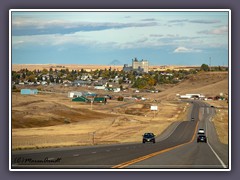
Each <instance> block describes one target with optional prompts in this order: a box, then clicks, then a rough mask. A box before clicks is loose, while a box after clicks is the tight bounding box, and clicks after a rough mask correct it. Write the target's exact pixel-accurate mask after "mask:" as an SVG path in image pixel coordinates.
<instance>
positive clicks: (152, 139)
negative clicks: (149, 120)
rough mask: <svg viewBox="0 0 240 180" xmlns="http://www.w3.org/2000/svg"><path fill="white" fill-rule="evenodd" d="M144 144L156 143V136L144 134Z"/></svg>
mask: <svg viewBox="0 0 240 180" xmlns="http://www.w3.org/2000/svg"><path fill="white" fill-rule="evenodd" d="M142 142H143V143H145V142H152V143H155V135H154V134H153V133H144V135H143V140H142Z"/></svg>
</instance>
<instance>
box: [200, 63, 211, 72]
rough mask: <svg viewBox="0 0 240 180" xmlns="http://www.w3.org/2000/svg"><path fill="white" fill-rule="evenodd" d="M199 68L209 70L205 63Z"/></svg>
mask: <svg viewBox="0 0 240 180" xmlns="http://www.w3.org/2000/svg"><path fill="white" fill-rule="evenodd" d="M200 70H202V71H209V66H208V65H207V64H202V66H201V68H200Z"/></svg>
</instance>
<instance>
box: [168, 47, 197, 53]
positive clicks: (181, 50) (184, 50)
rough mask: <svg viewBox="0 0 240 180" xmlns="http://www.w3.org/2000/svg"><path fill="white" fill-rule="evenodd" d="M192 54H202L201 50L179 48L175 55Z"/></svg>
mask: <svg viewBox="0 0 240 180" xmlns="http://www.w3.org/2000/svg"><path fill="white" fill-rule="evenodd" d="M192 52H201V50H196V49H189V48H186V47H182V46H181V47H178V48H176V49H175V50H174V51H173V53H192Z"/></svg>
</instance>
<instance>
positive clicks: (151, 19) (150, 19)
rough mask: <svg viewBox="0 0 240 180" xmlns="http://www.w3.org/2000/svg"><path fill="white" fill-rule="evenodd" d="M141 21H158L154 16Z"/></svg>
mask: <svg viewBox="0 0 240 180" xmlns="http://www.w3.org/2000/svg"><path fill="white" fill-rule="evenodd" d="M141 21H156V19H154V18H148V19H142V20H141Z"/></svg>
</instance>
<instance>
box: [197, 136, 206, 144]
mask: <svg viewBox="0 0 240 180" xmlns="http://www.w3.org/2000/svg"><path fill="white" fill-rule="evenodd" d="M197 142H198V143H199V142H205V143H207V137H206V136H205V135H199V136H198V138H197Z"/></svg>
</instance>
